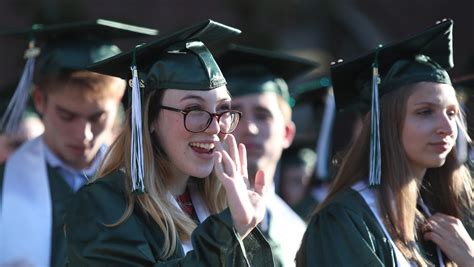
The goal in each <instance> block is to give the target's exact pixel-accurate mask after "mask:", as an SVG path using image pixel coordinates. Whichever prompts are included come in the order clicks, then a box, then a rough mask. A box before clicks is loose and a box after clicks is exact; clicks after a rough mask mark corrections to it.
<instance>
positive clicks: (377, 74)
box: [331, 19, 454, 185]
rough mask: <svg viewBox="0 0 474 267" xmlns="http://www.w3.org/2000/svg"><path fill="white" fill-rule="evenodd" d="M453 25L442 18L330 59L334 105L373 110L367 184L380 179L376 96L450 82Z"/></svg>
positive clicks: (339, 107) (377, 100)
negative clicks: (364, 50) (363, 51)
mask: <svg viewBox="0 0 474 267" xmlns="http://www.w3.org/2000/svg"><path fill="white" fill-rule="evenodd" d="M452 29H453V21H452V20H448V19H444V20H442V21H438V22H437V24H436V25H434V26H432V27H431V28H429V29H427V30H425V31H423V32H421V33H419V34H417V35H415V36H412V37H411V38H408V39H405V40H403V41H400V42H395V43H392V44H388V45H386V46H382V45H379V47H378V48H377V49H375V50H374V51H373V52H371V53H369V54H367V55H364V56H362V57H359V58H356V59H354V60H350V61H347V62H344V61H343V60H338V61H337V62H335V63H332V66H331V78H332V82H333V88H334V94H335V98H336V106H337V108H338V109H339V110H341V109H344V108H347V107H348V106H350V105H351V104H355V103H364V104H367V105H370V107H371V110H372V113H371V115H372V116H371V120H372V128H371V129H372V132H371V147H370V171H369V184H370V185H377V184H379V183H380V170H381V160H380V133H379V107H378V106H379V96H382V95H384V94H386V93H388V92H391V91H392V90H395V89H397V88H400V87H402V86H404V85H409V84H413V83H417V82H423V81H427V82H436V83H447V84H451V80H450V78H449V75H448V73H447V72H446V70H448V69H450V68H452V67H453V66H454V63H453V52H452V51H453V44H452ZM369 103H370V104H369Z"/></svg>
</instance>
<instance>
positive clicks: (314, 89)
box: [290, 76, 332, 103]
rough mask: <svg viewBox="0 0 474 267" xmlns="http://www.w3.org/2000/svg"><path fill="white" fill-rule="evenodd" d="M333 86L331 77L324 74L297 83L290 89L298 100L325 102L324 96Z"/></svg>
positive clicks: (291, 93)
mask: <svg viewBox="0 0 474 267" xmlns="http://www.w3.org/2000/svg"><path fill="white" fill-rule="evenodd" d="M331 87H332V82H331V79H330V77H328V76H322V77H318V78H314V79H310V80H307V81H304V82H300V83H297V84H295V85H294V86H293V88H292V89H291V90H290V95H291V96H292V97H293V98H294V99H295V100H296V102H297V103H298V102H300V101H301V102H312V103H324V100H323V99H324V96H325V95H326V93H327V91H328V89H329V88H331Z"/></svg>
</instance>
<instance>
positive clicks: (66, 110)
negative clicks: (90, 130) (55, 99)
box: [56, 106, 105, 118]
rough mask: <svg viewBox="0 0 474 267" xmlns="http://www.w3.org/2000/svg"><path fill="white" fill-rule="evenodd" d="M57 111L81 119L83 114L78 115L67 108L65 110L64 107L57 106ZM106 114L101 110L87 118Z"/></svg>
mask: <svg viewBox="0 0 474 267" xmlns="http://www.w3.org/2000/svg"><path fill="white" fill-rule="evenodd" d="M56 110H58V111H59V112H64V113H68V114H69V115H71V116H76V117H81V114H79V113H76V112H74V111H71V110H68V109H66V108H63V107H61V106H56ZM104 112H105V111H104V110H100V111H98V112H96V113H93V114H90V115H87V116H86V117H87V118H91V117H95V116H98V115H102V114H103V113H104Z"/></svg>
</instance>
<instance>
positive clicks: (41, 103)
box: [31, 85, 46, 115]
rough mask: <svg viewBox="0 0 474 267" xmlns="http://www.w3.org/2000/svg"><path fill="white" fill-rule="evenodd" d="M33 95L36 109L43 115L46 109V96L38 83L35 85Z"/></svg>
mask: <svg viewBox="0 0 474 267" xmlns="http://www.w3.org/2000/svg"><path fill="white" fill-rule="evenodd" d="M31 95H32V96H33V102H34V104H35V108H36V111H37V112H38V113H39V114H41V115H43V112H44V109H45V107H46V99H45V96H44V95H43V93H42V92H41V90H40V89H39V88H38V86H36V85H34V87H33V91H32V92H31Z"/></svg>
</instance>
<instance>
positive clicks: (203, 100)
mask: <svg viewBox="0 0 474 267" xmlns="http://www.w3.org/2000/svg"><path fill="white" fill-rule="evenodd" d="M189 99H195V100H198V101H201V102H205V101H206V99H204V98H203V97H201V96H198V95H187V96H185V97H183V98H181V99H180V102H183V101H185V100H189ZM226 101H231V98H230V97H226V98H222V99H220V100H218V102H219V103H221V102H226Z"/></svg>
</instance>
